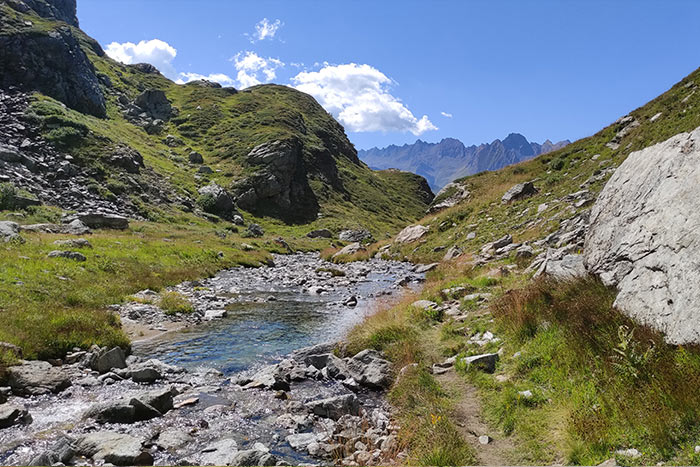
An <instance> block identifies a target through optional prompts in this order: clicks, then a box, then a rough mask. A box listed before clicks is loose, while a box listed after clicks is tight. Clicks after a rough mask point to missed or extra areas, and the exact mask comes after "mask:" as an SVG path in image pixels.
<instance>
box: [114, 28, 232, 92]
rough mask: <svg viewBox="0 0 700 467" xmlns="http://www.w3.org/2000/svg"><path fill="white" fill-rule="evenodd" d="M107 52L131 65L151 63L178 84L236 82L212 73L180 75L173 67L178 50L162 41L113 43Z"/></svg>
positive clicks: (223, 83)
mask: <svg viewBox="0 0 700 467" xmlns="http://www.w3.org/2000/svg"><path fill="white" fill-rule="evenodd" d="M105 52H106V53H107V55H109V56H110V57H111V58H112V59H114V60H116V61H118V62H122V63H126V64H127V65H131V64H134V63H150V64H151V65H153V66H155V67H156V68H158V70H159V71H160V72H161V73H163V75H165V76H167V77H168V78H170V79H172V80H173V81H175V82H176V83H178V84H185V83H188V82H190V81H194V80H199V79H206V80H207V81H213V82H215V83H219V84H221V85H222V86H233V84H234V83H235V80H234V79H233V78H231V77H230V76H228V75H226V74H224V73H212V74H209V75H202V74H199V73H191V72H189V73H178V72H177V71H176V69H175V67H174V66H173V63H172V62H173V60H174V59H175V57H176V56H177V49H175V47H173V46H172V45H170V44H168V43H167V42H165V41H162V40H160V39H151V40H149V41H141V42H139V43H138V44H134V43H133V42H124V43H119V42H112V43H111V44H108V45H107V47H105Z"/></svg>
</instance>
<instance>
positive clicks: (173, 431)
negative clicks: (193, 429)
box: [155, 428, 194, 451]
mask: <svg viewBox="0 0 700 467" xmlns="http://www.w3.org/2000/svg"><path fill="white" fill-rule="evenodd" d="M193 440H194V438H193V437H192V436H190V435H189V434H187V433H186V432H185V431H183V430H179V429H177V428H170V429H167V430H165V431H163V432H161V433H160V435H158V439H157V440H156V442H155V443H156V444H157V445H158V446H160V447H161V448H162V449H165V450H168V451H169V450H173V449H176V448H179V447H180V446H184V445H186V444H189V443H191V442H192V441H193Z"/></svg>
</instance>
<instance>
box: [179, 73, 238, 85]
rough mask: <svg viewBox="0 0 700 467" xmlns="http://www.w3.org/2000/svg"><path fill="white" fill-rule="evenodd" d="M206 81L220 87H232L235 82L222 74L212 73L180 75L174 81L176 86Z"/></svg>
mask: <svg viewBox="0 0 700 467" xmlns="http://www.w3.org/2000/svg"><path fill="white" fill-rule="evenodd" d="M201 79H204V80H207V81H212V82H214V83H219V84H220V85H222V86H233V85H234V82H235V80H234V79H233V78H231V77H230V76H229V75H226V74H224V73H212V74H210V75H200V74H199V73H180V77H179V78H178V79H177V81H175V82H176V83H177V84H185V83H189V82H190V81H197V80H201Z"/></svg>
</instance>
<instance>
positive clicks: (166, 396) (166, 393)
mask: <svg viewBox="0 0 700 467" xmlns="http://www.w3.org/2000/svg"><path fill="white" fill-rule="evenodd" d="M174 396H175V394H174V390H173V389H170V388H168V389H156V390H153V391H147V392H143V393H141V394H139V395H137V396H136V399H138V400H140V401H141V402H143V403H144V404H148V405H150V406H151V407H153V408H155V409H156V410H157V411H158V412H160V413H162V414H164V413H167V412H168V411H170V410H172V408H173V397H174Z"/></svg>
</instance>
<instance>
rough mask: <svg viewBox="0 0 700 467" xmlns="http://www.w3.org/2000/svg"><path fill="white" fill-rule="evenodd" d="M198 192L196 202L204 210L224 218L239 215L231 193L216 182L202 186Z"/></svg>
mask: <svg viewBox="0 0 700 467" xmlns="http://www.w3.org/2000/svg"><path fill="white" fill-rule="evenodd" d="M198 192H199V195H200V197H199V200H198V202H199V204H200V206H201V207H202V209H204V210H205V211H206V212H208V213H210V214H216V215H217V216H220V217H223V218H226V219H229V218H231V217H233V216H234V215H240V214H239V213H238V211H237V210H236V206H235V205H234V204H233V198H231V195H229V193H228V192H227V191H226V190H225V189H224V188H223V187H221V186H220V185H219V184H217V183H216V182H211V183H210V184H209V185H206V186H203V187H202V188H200V189H199V190H198Z"/></svg>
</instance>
